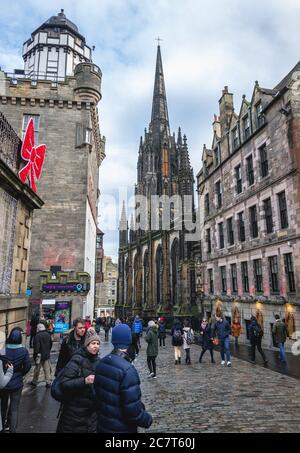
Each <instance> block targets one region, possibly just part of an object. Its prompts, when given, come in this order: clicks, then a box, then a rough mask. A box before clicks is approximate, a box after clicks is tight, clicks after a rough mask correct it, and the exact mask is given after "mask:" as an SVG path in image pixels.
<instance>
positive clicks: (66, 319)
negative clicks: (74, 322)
mask: <svg viewBox="0 0 300 453" xmlns="http://www.w3.org/2000/svg"><path fill="white" fill-rule="evenodd" d="M71 304H72V303H71V302H70V301H60V302H56V303H55V317H54V332H55V333H63V332H67V331H68V330H69V329H70V327H71Z"/></svg>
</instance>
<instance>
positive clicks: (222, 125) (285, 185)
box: [196, 63, 300, 347]
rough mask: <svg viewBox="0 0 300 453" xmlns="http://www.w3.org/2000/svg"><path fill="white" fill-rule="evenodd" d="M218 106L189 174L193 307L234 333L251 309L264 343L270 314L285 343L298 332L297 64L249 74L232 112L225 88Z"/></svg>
mask: <svg viewBox="0 0 300 453" xmlns="http://www.w3.org/2000/svg"><path fill="white" fill-rule="evenodd" d="M219 107H220V115H219V116H215V120H214V123H213V144H212V147H211V149H207V148H206V147H205V146H204V149H203V155H202V164H203V167H202V169H201V171H200V172H199V173H198V175H197V187H198V194H199V206H200V213H201V214H200V231H201V244H200V247H199V248H198V257H197V259H198V261H197V259H196V262H199V263H201V262H202V265H201V264H200V265H199V266H198V267H199V269H198V281H197V283H198V284H197V291H198V294H199V295H200V296H201V301H202V307H201V308H202V313H203V314H204V315H206V316H211V315H212V314H213V313H215V311H216V309H217V307H218V308H219V309H221V310H222V312H223V314H224V315H225V316H226V317H227V318H228V320H229V321H233V320H234V319H238V320H240V321H241V324H242V328H243V333H242V337H241V340H242V341H246V338H247V326H248V323H249V320H250V317H251V315H254V316H256V317H257V319H258V320H259V322H260V323H261V324H262V326H263V328H264V339H263V344H264V345H265V346H268V347H273V346H275V343H274V339H273V337H272V333H271V332H272V325H273V323H274V321H275V319H274V314H279V315H281V317H282V318H285V321H286V324H287V326H288V330H289V334H290V340H289V341H288V344H289V346H291V345H292V343H293V340H292V339H295V338H296V331H297V329H298V331H299V330H300V277H299V276H300V241H299V233H300V190H299V189H300V186H299V182H300V179H299V163H300V148H299V146H300V141H299V137H300V63H298V64H297V65H296V66H295V68H294V69H293V70H292V71H291V72H290V73H289V74H288V75H287V76H286V77H285V78H284V79H283V80H282V81H281V82H280V83H279V84H278V85H277V86H276V87H275V88H274V89H265V88H261V87H260V86H259V84H258V82H256V83H255V87H254V91H253V95H252V98H251V100H250V101H248V100H247V99H246V98H245V96H243V99H242V104H241V108H240V110H239V112H238V114H236V113H235V111H234V106H233V95H232V94H231V93H230V92H229V91H228V88H227V87H225V89H224V90H223V93H222V96H221V99H220V101H219Z"/></svg>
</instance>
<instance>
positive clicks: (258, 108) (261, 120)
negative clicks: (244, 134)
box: [255, 101, 265, 127]
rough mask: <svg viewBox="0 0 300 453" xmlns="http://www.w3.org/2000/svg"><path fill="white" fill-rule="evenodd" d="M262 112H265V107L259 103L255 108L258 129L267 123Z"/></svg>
mask: <svg viewBox="0 0 300 453" xmlns="http://www.w3.org/2000/svg"><path fill="white" fill-rule="evenodd" d="M262 110H263V105H262V102H261V101H259V102H258V103H257V104H256V106H255V113H256V125H257V127H261V126H262V125H263V124H264V123H265V116H264V114H263V113H262Z"/></svg>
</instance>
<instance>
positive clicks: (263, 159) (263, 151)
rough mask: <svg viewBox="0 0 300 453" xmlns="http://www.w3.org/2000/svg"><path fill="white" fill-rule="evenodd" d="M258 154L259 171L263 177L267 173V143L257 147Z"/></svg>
mask: <svg viewBox="0 0 300 453" xmlns="http://www.w3.org/2000/svg"><path fill="white" fill-rule="evenodd" d="M259 154H260V172H261V176H262V178H265V177H266V176H268V174H269V164H268V155H267V145H263V146H261V147H260V148H259Z"/></svg>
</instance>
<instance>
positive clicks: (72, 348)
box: [55, 318, 86, 376]
mask: <svg viewBox="0 0 300 453" xmlns="http://www.w3.org/2000/svg"><path fill="white" fill-rule="evenodd" d="M73 327H74V329H73V330H71V332H70V333H69V334H68V335H67V336H66V338H64V340H63V342H62V344H61V348H60V352H59V356H58V360H57V364H56V370H55V376H57V375H58V373H59V372H60V370H62V369H63V368H64V367H65V366H66V365H67V363H68V362H69V360H70V359H71V357H72V356H73V354H75V352H77V351H79V349H80V348H81V347H83V346H84V340H85V333H86V327H85V320H84V319H82V318H76V319H75V320H74V322H73Z"/></svg>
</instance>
